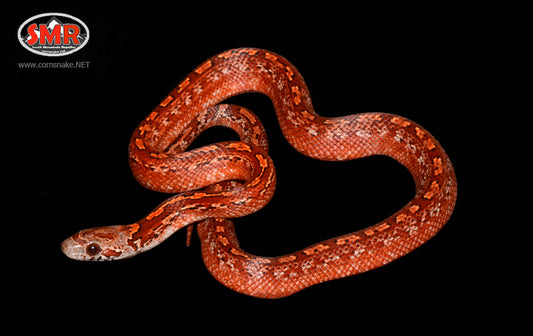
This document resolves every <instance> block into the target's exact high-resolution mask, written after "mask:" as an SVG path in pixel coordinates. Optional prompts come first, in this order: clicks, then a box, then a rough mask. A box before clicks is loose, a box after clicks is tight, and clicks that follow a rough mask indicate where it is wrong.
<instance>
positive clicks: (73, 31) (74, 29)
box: [63, 24, 80, 44]
mask: <svg viewBox="0 0 533 336" xmlns="http://www.w3.org/2000/svg"><path fill="white" fill-rule="evenodd" d="M79 34H80V27H78V26H77V25H73V24H66V25H65V26H64V28H63V44H69V43H70V41H69V40H70V39H72V43H74V44H80V41H79V40H78V35H79Z"/></svg>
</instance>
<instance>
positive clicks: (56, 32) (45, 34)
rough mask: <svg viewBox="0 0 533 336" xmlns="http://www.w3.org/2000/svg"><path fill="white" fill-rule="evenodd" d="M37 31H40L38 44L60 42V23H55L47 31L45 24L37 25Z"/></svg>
mask: <svg viewBox="0 0 533 336" xmlns="http://www.w3.org/2000/svg"><path fill="white" fill-rule="evenodd" d="M39 32H40V33H41V36H40V39H39V44H45V41H46V42H48V44H61V25H56V26H55V27H54V29H52V32H51V33H50V32H49V31H48V28H46V25H45V24H41V25H39Z"/></svg>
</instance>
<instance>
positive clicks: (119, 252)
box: [61, 226, 131, 261]
mask: <svg viewBox="0 0 533 336" xmlns="http://www.w3.org/2000/svg"><path fill="white" fill-rule="evenodd" d="M125 246H128V244H127V234H126V232H125V229H124V228H123V227H122V226H105V227H98V228H93V229H87V230H82V231H80V232H78V233H76V234H75V235H73V236H71V237H69V238H67V239H65V241H63V243H62V244H61V250H62V251H63V253H64V254H65V255H66V256H67V257H69V258H71V259H75V260H93V261H101V260H116V259H124V258H128V257H130V256H131V253H128V252H129V251H128V250H125V248H124V247H125Z"/></svg>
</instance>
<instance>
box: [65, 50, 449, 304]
mask: <svg viewBox="0 0 533 336" xmlns="http://www.w3.org/2000/svg"><path fill="white" fill-rule="evenodd" d="M245 92H259V93H263V94H265V95H267V96H268V97H269V98H270V99H271V100H272V102H273V104H274V109H275V111H276V114H277V117H278V120H279V124H280V126H281V129H282V132H283V134H284V136H285V137H286V139H287V140H288V141H289V143H290V144H291V145H292V146H293V147H294V148H296V149H297V150H298V151H299V152H301V153H302V154H304V155H307V156H310V157H312V158H316V159H320V160H329V161H341V160H352V159H357V158H362V157H367V156H370V155H386V156H389V157H392V158H393V159H395V160H397V161H399V162H400V163H401V164H402V165H404V166H405V167H406V168H407V169H408V170H409V172H410V173H411V174H412V176H413V179H414V182H415V187H416V194H415V196H414V198H413V199H412V200H411V201H410V202H409V203H408V204H407V205H405V206H404V207H403V208H401V209H400V210H399V211H398V212H396V213H395V214H393V215H392V216H390V217H389V218H387V219H385V220H383V221H382V222H380V223H377V224H375V225H373V226H371V227H369V228H366V229H363V230H360V231H357V232H354V233H350V234H346V235H343V236H340V237H336V238H332V239H329V240H326V241H322V242H320V243H317V244H315V245H312V246H309V247H307V248H305V249H303V250H300V251H297V252H294V253H291V254H288V255H284V256H280V257H259V256H255V255H251V254H249V253H247V252H245V251H243V250H242V249H241V248H240V247H239V242H238V241H237V238H236V235H235V230H234V227H233V223H232V222H231V221H230V220H229V219H228V218H235V217H241V216H245V215H248V214H250V213H253V212H255V211H257V210H259V209H260V208H262V207H263V206H264V205H265V204H266V203H267V202H268V201H269V200H270V199H271V197H272V195H273V192H274V188H275V184H276V177H275V171H274V165H273V162H272V160H271V159H270V157H269V156H268V153H267V151H268V143H267V139H266V135H265V131H264V129H263V126H262V125H261V123H260V122H259V120H258V119H257V117H256V116H255V115H254V114H253V113H252V112H250V111H249V110H247V109H245V108H243V107H239V106H234V105H227V104H220V103H221V102H223V101H224V100H225V99H227V98H229V97H232V96H235V95H238V94H241V93H245ZM214 125H222V126H226V127H230V128H232V129H233V130H235V131H236V132H237V133H238V135H239V137H240V139H241V141H231V142H222V143H216V144H212V145H208V146H204V147H201V148H197V149H194V150H190V151H185V150H186V148H187V147H188V146H189V144H190V143H191V142H192V141H193V140H194V139H195V138H196V137H197V136H198V135H199V134H200V133H201V132H202V131H204V130H205V129H207V128H209V127H212V126H214ZM129 153H130V165H131V169H132V171H133V174H134V176H135V177H136V179H137V180H138V181H139V183H141V184H142V185H143V186H145V187H147V188H149V189H153V190H156V191H160V192H167V193H177V195H175V196H173V197H171V198H169V199H167V200H166V201H165V202H163V203H162V204H160V205H159V206H158V207H156V208H155V209H154V210H153V211H152V212H151V213H149V214H148V215H147V216H146V217H145V218H143V219H141V220H140V221H138V222H136V223H133V224H130V225H116V226H105V227H99V228H92V229H87V230H82V231H80V232H78V233H76V234H75V235H73V236H72V237H70V238H68V239H66V240H65V241H64V242H63V243H62V250H63V252H64V253H65V254H66V255H67V256H68V257H70V258H73V259H78V260H115V259H123V258H129V257H132V256H134V255H136V254H139V253H141V252H144V251H147V250H149V249H151V248H153V247H155V246H157V245H158V244H160V243H161V242H162V241H163V240H165V239H166V238H167V237H169V236H170V235H171V234H173V233H174V232H176V231H177V230H179V229H181V228H183V227H185V226H187V225H189V226H188V230H189V233H190V232H191V231H190V229H189V228H192V225H190V224H193V223H196V222H198V234H199V236H200V241H201V244H202V255H203V259H204V262H205V265H206V267H207V268H208V270H209V271H210V272H211V274H213V276H214V277H215V278H216V279H217V280H218V281H220V282H221V283H223V284H224V285H225V286H227V287H229V288H231V289H233V290H235V291H237V292H240V293H244V294H248V295H252V296H256V297H263V298H279V297H284V296H288V295H291V294H293V293H295V292H298V291H300V290H302V289H304V288H307V287H309V286H312V285H314V284H318V283H321V282H324V281H329V280H333V279H338V278H342V277H346V276H350V275H354V274H358V273H361V272H365V271H368V270H371V269H374V268H377V267H380V266H382V265H385V264H387V263H389V262H391V261H393V260H395V259H397V258H399V257H401V256H403V255H405V254H407V253H409V252H410V251H412V250H414V249H415V248H417V247H419V246H420V245H422V244H424V243H425V242H426V241H427V240H429V239H430V238H431V237H433V236H434V235H435V234H436V233H437V232H438V231H439V230H440V229H441V228H442V227H443V226H444V225H445V223H446V222H447V221H448V219H449V217H450V215H451V213H452V211H453V209H454V206H455V201H456V197H457V183H456V179H455V174H454V170H453V166H452V164H451V162H450V160H449V158H448V156H447V155H446V153H445V152H444V150H443V148H442V147H441V146H440V144H439V143H438V142H437V140H436V139H435V138H434V137H433V136H431V135H430V134H429V132H427V131H426V130H424V129H423V128H422V127H421V126H419V125H417V124H416V123H414V122H413V121H410V120H407V119H405V118H403V117H400V116H396V115H392V114H387V113H361V114H355V115H347V116H343V117H336V118H324V117H321V116H319V115H317V114H316V113H315V112H314V109H313V106H312V104H311V99H310V96H309V92H308V89H307V86H306V85H305V83H304V80H303V78H302V76H301V75H300V74H299V72H298V71H297V70H296V68H295V67H294V66H293V65H292V64H290V63H289V62H288V61H287V60H286V59H284V58H283V57H281V56H279V55H277V54H275V53H273V52H270V51H266V50H261V49H252V48H241V49H233V50H228V51H226V52H223V53H221V54H219V55H216V56H214V57H212V58H210V59H209V60H207V61H205V62H204V63H202V64H201V65H200V66H199V67H197V68H196V69H195V70H194V71H193V72H192V73H190V74H189V75H188V76H187V77H186V78H185V79H184V80H183V81H182V82H181V83H180V84H179V85H178V86H177V87H176V88H175V89H174V90H173V91H172V92H170V94H169V95H168V96H166V98H165V99H163V101H162V102H161V103H160V104H159V106H157V107H156V108H155V109H154V110H153V111H152V112H151V113H150V114H149V115H148V117H147V118H146V119H145V120H144V121H143V122H142V123H141V124H140V125H139V126H138V127H137V129H136V130H135V132H134V133H133V136H132V138H131V141H130V145H129ZM318 178H319V177H318ZM325 211H327V209H325Z"/></svg>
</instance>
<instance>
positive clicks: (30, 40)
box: [18, 13, 89, 57]
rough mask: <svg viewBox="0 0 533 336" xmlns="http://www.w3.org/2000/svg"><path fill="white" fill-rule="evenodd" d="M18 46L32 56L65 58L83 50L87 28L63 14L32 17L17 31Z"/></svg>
mask: <svg viewBox="0 0 533 336" xmlns="http://www.w3.org/2000/svg"><path fill="white" fill-rule="evenodd" d="M18 40H19V42H20V44H21V45H22V46H23V47H24V48H26V49H28V50H29V51H31V52H32V53H34V54H37V55H41V56H49V57H57V56H66V55H70V54H72V53H75V52H76V51H78V50H80V49H81V48H83V47H84V46H85V45H86V44H87V42H88V41H89V28H88V27H87V25H86V24H85V23H83V21H81V20H80V19H78V18H76V17H74V16H72V15H68V14H63V13H44V14H39V15H35V16H32V17H31V18H29V19H28V20H26V21H24V22H23V23H22V24H21V25H20V27H19V29H18Z"/></svg>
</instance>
